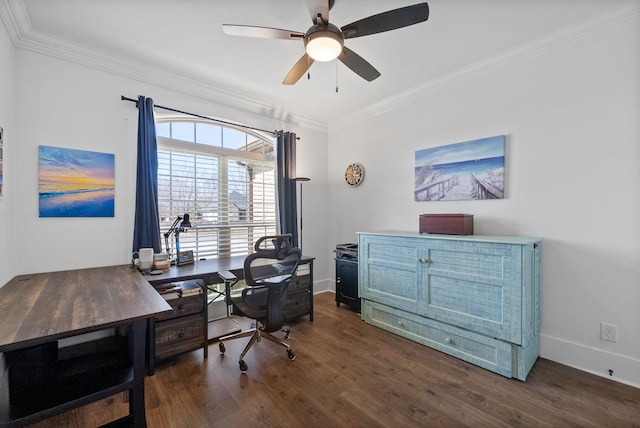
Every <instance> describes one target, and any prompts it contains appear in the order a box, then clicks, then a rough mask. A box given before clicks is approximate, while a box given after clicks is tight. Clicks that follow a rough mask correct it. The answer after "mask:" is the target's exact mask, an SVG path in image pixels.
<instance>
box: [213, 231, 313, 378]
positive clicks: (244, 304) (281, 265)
mask: <svg viewBox="0 0 640 428" xmlns="http://www.w3.org/2000/svg"><path fill="white" fill-rule="evenodd" d="M254 249H255V253H253V254H251V255H250V256H248V257H247V258H246V259H245V261H244V277H245V281H246V283H247V287H246V288H244V289H243V290H242V295H236V296H231V303H232V304H233V307H234V313H236V311H239V312H240V314H241V315H244V316H246V317H248V318H251V319H254V320H256V325H255V327H254V328H251V329H250V330H247V331H241V332H239V333H235V334H231V335H228V336H224V337H221V338H220V339H219V340H220V344H219V346H220V352H222V353H223V354H224V352H225V346H224V342H225V341H227V340H232V339H237V338H240V337H247V336H251V339H250V340H249V343H247V345H246V346H245V348H244V350H243V351H242V353H241V354H240V359H239V363H240V371H242V372H243V373H244V372H246V371H247V369H248V366H247V363H245V361H244V356H245V355H246V353H247V352H248V351H249V349H250V348H251V346H252V345H253V344H254V343H256V342H260V341H261V339H262V338H265V339H268V340H270V341H272V342H274V343H277V344H279V345H281V346H284V347H285V348H286V349H287V355H288V357H289V359H290V360H294V359H295V358H296V355H295V354H294V353H293V350H292V349H291V347H290V346H289V344H288V343H286V342H284V341H283V340H280V339H278V338H276V337H275V336H273V335H272V334H271V333H273V332H276V331H279V330H281V329H282V328H283V327H284V324H285V318H284V312H283V306H284V303H285V301H286V299H287V286H288V283H289V280H290V279H291V277H292V276H293V275H294V274H295V272H296V269H297V268H298V264H299V263H300V258H301V256H302V253H301V251H300V249H299V248H295V247H292V246H291V234H285V235H274V236H264V237H262V238H260V239H259V240H258V241H257V242H256V244H255V247H254ZM220 276H221V277H222V279H223V280H224V281H225V283H228V282H229V281H233V280H234V279H235V276H234V275H233V274H231V273H230V272H221V274H220ZM289 334H290V330H289V329H288V328H286V329H285V339H288V338H289Z"/></svg>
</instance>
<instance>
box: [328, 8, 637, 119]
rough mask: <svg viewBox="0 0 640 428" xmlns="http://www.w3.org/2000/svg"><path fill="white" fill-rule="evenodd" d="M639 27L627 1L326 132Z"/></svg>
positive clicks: (418, 88)
mask: <svg viewBox="0 0 640 428" xmlns="http://www.w3.org/2000/svg"><path fill="white" fill-rule="evenodd" d="M639 24H640V3H638V2H635V1H629V2H627V3H625V4H623V5H621V6H619V7H617V8H615V9H613V10H611V11H609V12H608V13H604V14H602V15H601V16H599V17H597V18H594V19H591V20H589V21H586V22H583V23H581V24H577V25H574V26H570V27H566V28H564V29H561V30H558V31H555V32H552V33H550V34H548V35H546V36H545V37H541V38H538V39H536V40H533V41H531V42H528V43H524V44H522V45H519V46H517V47H515V48H512V49H509V50H506V51H504V52H502V53H499V54H497V55H493V56H491V57H488V58H485V59H483V60H481V61H478V62H475V63H473V64H471V65H469V66H466V67H463V68H460V69H458V70H456V71H454V72H451V73H448V74H446V75H444V76H441V77H439V78H436V79H432V80H429V81H427V82H425V83H423V84H421V85H418V86H415V87H413V88H411V89H410V90H407V91H403V92H401V93H398V94H396V95H394V96H392V97H389V98H386V99H383V100H381V101H380V102H378V103H375V104H371V105H370V106H368V107H366V108H364V109H360V110H357V111H355V112H353V113H352V114H349V115H346V116H343V117H341V118H340V119H336V120H332V121H330V122H329V131H336V130H338V129H341V128H344V127H346V126H351V125H353V124H355V123H358V122H361V121H364V120H367V119H371V118H372V117H374V116H378V115H381V114H383V113H387V112H390V111H393V110H397V109H399V108H403V107H406V106H410V105H412V104H415V103H418V102H421V101H424V100H427V99H429V98H433V97H435V96H437V95H441V94H443V93H446V92H450V91H454V90H456V89H459V88H461V87H464V86H466V85H469V84H471V83H474V82H477V81H479V80H483V79H486V78H488V77H491V76H493V75H495V74H498V73H503V72H505V71H509V70H513V69H515V68H518V67H521V66H523V65H526V64H530V63H532V62H535V61H539V60H540V59H542V58H545V57H548V56H551V55H555V54H557V53H559V52H563V51H566V50H569V49H572V48H574V47H576V46H579V45H583V44H586V43H589V42H592V41H594V40H597V39H600V38H603V37H607V36H609V35H612V34H615V33H618V32H620V31H623V30H626V29H628V28H631V27H634V26H637V25H639Z"/></svg>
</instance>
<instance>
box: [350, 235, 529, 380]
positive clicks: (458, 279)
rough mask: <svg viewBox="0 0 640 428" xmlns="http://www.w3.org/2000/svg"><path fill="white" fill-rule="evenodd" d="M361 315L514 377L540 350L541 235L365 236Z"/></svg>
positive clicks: (361, 257) (361, 246) (524, 373)
mask: <svg viewBox="0 0 640 428" xmlns="http://www.w3.org/2000/svg"><path fill="white" fill-rule="evenodd" d="M358 239H359V246H358V249H359V251H358V269H359V285H358V286H359V294H360V297H361V298H362V311H361V314H362V318H363V319H364V320H365V321H366V322H368V323H370V324H373V325H375V326H378V327H380V328H383V329H385V330H388V331H390V332H393V333H396V334H399V335H401V336H404V337H406V338H408V339H411V340H414V341H416V342H419V343H422V344H424V345H427V346H430V347H433V348H435V349H438V350H440V351H442V352H445V353H447V354H450V355H453V356H455V357H458V358H460V359H463V360H465V361H468V362H470V363H473V364H476V365H478V366H480V367H484V368H486V369H488V370H492V371H494V372H496V373H499V374H501V375H503V376H507V377H515V378H518V379H520V380H525V379H526V376H527V374H528V373H529V370H531V367H532V366H533V363H534V362H535V360H536V359H537V357H538V354H539V351H540V340H539V332H540V251H541V239H539V238H526V237H508V236H479V235H472V236H452V235H420V234H417V233H403V232H385V233H359V234H358Z"/></svg>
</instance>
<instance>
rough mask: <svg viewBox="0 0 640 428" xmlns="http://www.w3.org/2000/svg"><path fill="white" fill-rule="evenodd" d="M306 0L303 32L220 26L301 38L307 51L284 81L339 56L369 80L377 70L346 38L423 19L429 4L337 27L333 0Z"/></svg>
mask: <svg viewBox="0 0 640 428" xmlns="http://www.w3.org/2000/svg"><path fill="white" fill-rule="evenodd" d="M306 1H307V6H308V8H309V12H310V13H311V20H312V21H313V25H312V26H311V27H310V28H309V29H308V30H307V32H306V33H302V32H299V31H290V30H281V29H279V28H270V27H258V26H251V25H230V24H224V25H223V26H222V30H223V31H224V32H225V34H228V35H230V36H244V37H259V38H265V39H285V40H302V41H303V42H304V46H305V51H306V52H305V54H304V55H303V56H302V58H300V59H299V60H298V62H296V64H295V65H294V66H293V68H292V69H291V70H290V71H289V73H288V74H287V76H286V77H285V78H284V80H283V81H282V83H283V84H284V85H293V84H295V83H296V82H297V81H298V80H300V77H302V76H303V75H304V73H305V72H306V71H307V70H308V69H309V67H311V64H313V62H314V61H331V60H333V59H335V58H338V59H339V60H340V61H341V62H342V63H343V64H344V65H346V66H347V67H349V68H350V69H351V70H352V71H353V72H355V73H356V74H357V75H359V76H360V77H362V78H363V79H365V80H367V81H369V82H371V81H372V80H374V79H376V78H378V77H380V72H379V71H378V70H376V69H375V68H374V67H373V66H372V65H371V64H369V63H368V62H367V61H366V60H365V59H364V58H362V57H361V56H360V55H358V54H357V53H355V52H354V51H352V50H351V49H349V48H348V47H346V46H345V45H344V41H345V39H352V38H355V37H362V36H368V35H371V34H377V33H382V32H385V31H390V30H395V29H397V28H402V27H407V26H409V25H413V24H417V23H420V22H423V21H426V20H427V19H428V18H429V5H428V4H427V3H418V4H414V5H412V6H406V7H401V8H399V9H393V10H389V11H387V12H383V13H379V14H377V15H372V16H369V17H367V18H363V19H360V20H358V21H355V22H352V23H351V24H347V25H345V26H343V27H341V28H338V27H336V26H335V25H333V24H331V23H329V10H331V8H332V7H333V5H334V3H335V0H306Z"/></svg>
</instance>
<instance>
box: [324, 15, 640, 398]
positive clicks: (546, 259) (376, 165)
mask: <svg viewBox="0 0 640 428" xmlns="http://www.w3.org/2000/svg"><path fill="white" fill-rule="evenodd" d="M636 23H637V21H636ZM639 77H640V28H639V26H638V25H635V26H633V27H631V28H626V29H620V30H619V31H614V32H613V34H611V35H609V36H606V37H603V38H599V39H596V40H592V41H590V42H585V43H584V44H580V45H578V46H576V47H573V48H568V49H567V50H564V51H561V52H556V53H555V54H553V53H550V54H549V55H546V56H545V57H543V58H540V59H538V60H535V61H533V62H530V63H529V64H527V65H523V66H519V67H511V69H510V70H506V69H505V70H503V71H501V72H494V73H493V74H491V75H489V76H487V77H485V78H483V79H479V80H478V79H476V80H475V81H474V80H472V81H471V82H468V83H467V82H463V83H462V84H461V85H458V87H457V88H455V89H450V90H448V91H446V92H444V93H442V94H441V95H434V96H431V97H430V98H426V97H425V99H422V100H421V101H419V102H416V103H415V104H413V105H410V106H405V107H403V108H400V109H397V110H395V111H391V112H386V113H381V114H380V115H378V116H375V117H371V118H369V119H368V120H364V121H362V122H357V123H353V124H352V125H350V126H346V127H344V126H341V127H340V128H338V129H332V130H331V132H330V141H329V159H330V161H329V186H330V188H329V207H330V224H332V225H334V227H332V228H331V230H330V232H329V233H330V236H331V238H330V240H331V241H332V242H341V241H345V242H346V241H352V240H355V239H356V232H358V231H375V230H394V229H395V230H411V231H417V229H418V216H419V214H422V213H470V214H473V215H474V216H475V232H476V234H499V235H528V236H540V237H543V238H544V243H543V247H542V248H543V250H542V251H543V256H542V262H543V265H542V270H543V274H542V278H543V280H542V282H543V284H542V331H541V335H542V338H541V348H542V350H541V354H542V356H543V357H546V358H549V359H552V360H555V361H558V362H561V363H564V364H567V365H571V366H575V367H578V368H581V369H584V370H587V371H591V372H594V373H597V374H598V375H601V376H607V377H609V375H608V373H607V370H608V369H612V370H614V375H613V376H612V378H613V379H615V380H619V381H622V382H626V383H630V384H633V385H636V386H640V335H639V334H638V326H639V325H640V311H639V310H638V304H639V303H640V286H639V285H640V263H639V262H640V222H639V221H638V219H640V173H639V171H640V167H639V161H640V144H639V141H640V125H639V124H640V121H639V120H638V118H639V117H640V84H639V82H640V80H639ZM434 92H437V91H434ZM501 134H505V135H506V141H507V149H506V175H507V182H506V198H505V199H504V200H494V201H453V202H414V201H413V191H412V189H413V167H414V154H415V151H416V150H420V149H425V148H431V147H436V146H441V145H446V144H452V143H457V142H462V141H468V140H473V139H476V138H482V137H489V136H494V135H501ZM356 161H357V162H361V163H363V164H364V167H365V172H366V175H365V180H364V182H363V184H362V185H360V186H359V187H357V188H350V187H349V186H347V185H346V184H345V183H344V178H343V177H344V169H345V167H346V166H347V164H349V163H350V162H356ZM345 212H346V213H348V215H344V214H345ZM601 321H602V322H606V323H610V324H615V325H617V328H618V342H617V343H611V342H604V341H602V340H600V331H599V328H600V327H599V325H600V322H601Z"/></svg>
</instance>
